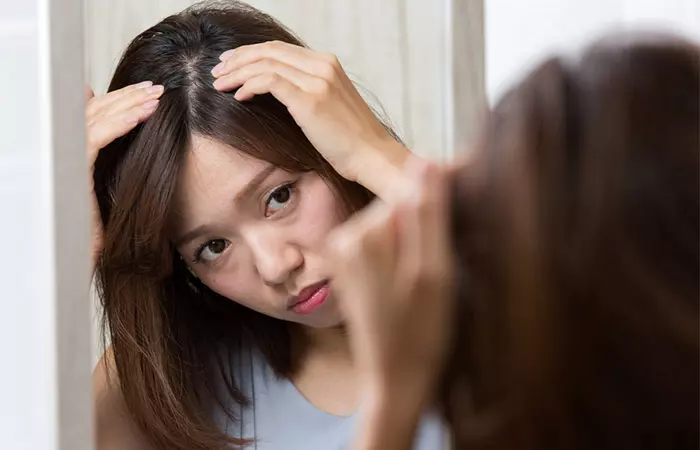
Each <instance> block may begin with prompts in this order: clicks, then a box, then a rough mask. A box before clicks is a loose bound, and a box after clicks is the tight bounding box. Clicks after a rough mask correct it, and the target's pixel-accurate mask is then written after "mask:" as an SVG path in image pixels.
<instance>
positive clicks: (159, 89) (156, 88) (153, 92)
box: [146, 84, 165, 95]
mask: <svg viewBox="0 0 700 450" xmlns="http://www.w3.org/2000/svg"><path fill="white" fill-rule="evenodd" d="M163 91H165V87H163V86H162V85H160V84H158V85H156V86H153V87H151V88H148V91H146V92H147V93H148V94H149V95H160V94H162V93H163Z"/></svg>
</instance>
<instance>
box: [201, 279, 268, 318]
mask: <svg viewBox="0 0 700 450" xmlns="http://www.w3.org/2000/svg"><path fill="white" fill-rule="evenodd" d="M202 281H203V282H204V283H205V284H206V285H207V286H208V287H209V289H211V290H212V291H214V292H216V293H217V294H219V295H221V296H223V297H226V298H227V299H229V300H231V301H233V302H236V303H238V304H240V305H243V306H245V307H248V308H250V309H253V310H255V311H258V312H261V313H264V314H268V315H272V314H271V312H272V310H273V309H274V305H270V304H268V302H267V301H266V300H265V295H264V292H262V291H263V286H262V283H261V282H260V278H259V277H258V276H257V275H256V274H255V273H254V272H252V271H250V270H238V271H235V273H222V274H220V275H215V276H213V277H211V278H209V279H207V280H202Z"/></svg>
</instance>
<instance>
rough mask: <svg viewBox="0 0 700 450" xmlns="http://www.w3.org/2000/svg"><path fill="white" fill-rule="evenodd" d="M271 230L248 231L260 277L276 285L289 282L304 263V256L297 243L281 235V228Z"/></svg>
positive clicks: (270, 284)
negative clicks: (275, 230)
mask: <svg viewBox="0 0 700 450" xmlns="http://www.w3.org/2000/svg"><path fill="white" fill-rule="evenodd" d="M269 231H272V232H264V231H260V230H258V231H257V232H252V233H248V236H247V241H248V245H249V246H250V249H251V252H252V254H253V263H254V264H255V268H256V269H257V271H258V273H259V274H260V277H261V278H262V280H263V282H264V283H265V284H266V285H267V286H271V287H274V286H280V285H282V284H284V283H285V282H287V280H289V278H290V277H291V276H292V275H293V274H294V273H296V272H297V271H298V270H299V269H300V268H301V266H302V265H303V264H304V257H303V255H302V252H301V249H300V248H299V247H298V246H297V245H294V244H293V243H292V242H290V240H288V239H286V238H285V237H284V236H280V233H279V230H277V231H278V232H277V233H275V232H274V230H269Z"/></svg>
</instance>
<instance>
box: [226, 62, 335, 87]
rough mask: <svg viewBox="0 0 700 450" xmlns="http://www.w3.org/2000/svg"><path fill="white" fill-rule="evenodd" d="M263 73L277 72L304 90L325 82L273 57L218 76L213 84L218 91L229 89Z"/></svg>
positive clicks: (319, 85)
mask: <svg viewBox="0 0 700 450" xmlns="http://www.w3.org/2000/svg"><path fill="white" fill-rule="evenodd" d="M265 74H277V75H279V76H281V77H283V78H285V79H286V80H288V81H289V82H290V83H293V84H294V85H296V86H297V87H299V88H301V89H302V90H304V91H306V92H312V91H314V90H318V89H319V88H321V87H322V86H321V85H322V84H326V81H325V80H323V79H321V78H318V77H315V76H313V75H310V74H308V73H307V72H303V71H301V70H299V69H297V68H295V67H293V66H290V65H288V64H285V63H282V62H279V61H277V60H275V59H261V60H259V61H256V62H254V63H251V64H248V65H245V66H243V67H241V68H240V69H237V70H234V71H233V72H230V73H228V74H226V75H224V76H222V77H220V78H218V79H217V80H216V81H215V82H214V86H215V87H216V89H218V90H220V91H230V90H233V89H236V88H237V87H240V86H242V85H243V84H244V83H245V82H246V81H248V80H250V79H251V78H253V77H257V76H260V75H265Z"/></svg>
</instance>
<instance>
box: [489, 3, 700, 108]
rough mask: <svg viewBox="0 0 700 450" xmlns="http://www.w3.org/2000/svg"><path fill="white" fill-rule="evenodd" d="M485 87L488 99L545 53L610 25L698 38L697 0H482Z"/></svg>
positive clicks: (577, 43)
mask: <svg viewBox="0 0 700 450" xmlns="http://www.w3.org/2000/svg"><path fill="white" fill-rule="evenodd" d="M484 20H485V28H486V31H485V35H486V90H487V95H488V98H489V101H490V102H491V103H493V102H494V100H495V99H496V98H497V97H498V96H499V95H501V94H502V93H503V91H504V90H505V89H507V87H508V86H509V85H511V84H512V82H513V81H514V80H517V79H519V78H521V77H522V76H523V75H524V74H525V73H526V72H527V71H528V70H530V69H531V68H532V67H533V65H534V64H536V63H537V62H539V61H541V59H542V58H544V57H545V56H546V55H549V54H550V53H552V52H558V51H562V50H571V49H575V48H578V47H580V46H581V45H583V44H585V43H587V42H589V41H590V40H591V39H594V38H595V37H596V36H598V35H600V33H604V32H606V31H609V30H611V29H629V28H635V29H637V28H642V29H648V28H653V29H661V30H669V31H673V32H677V33H682V34H685V35H687V36H690V37H691V38H694V39H696V40H699V41H700V2H698V1H697V0H663V1H662V0H576V1H572V0H567V1H563V0H529V1H527V2H524V1H514V0H486V2H485V19H484Z"/></svg>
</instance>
